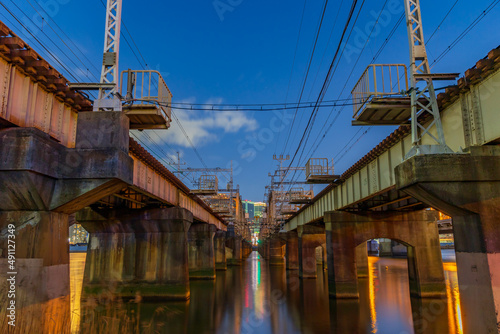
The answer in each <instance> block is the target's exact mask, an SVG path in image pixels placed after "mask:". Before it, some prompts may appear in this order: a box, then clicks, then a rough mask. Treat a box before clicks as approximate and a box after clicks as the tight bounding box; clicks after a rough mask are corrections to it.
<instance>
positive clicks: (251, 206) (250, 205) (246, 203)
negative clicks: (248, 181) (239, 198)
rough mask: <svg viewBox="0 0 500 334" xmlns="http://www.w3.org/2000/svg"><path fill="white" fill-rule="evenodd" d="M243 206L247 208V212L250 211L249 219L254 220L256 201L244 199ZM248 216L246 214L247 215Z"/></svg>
mask: <svg viewBox="0 0 500 334" xmlns="http://www.w3.org/2000/svg"><path fill="white" fill-rule="evenodd" d="M242 203H243V208H244V210H245V213H248V220H249V221H253V219H254V215H255V211H254V202H252V201H249V200H244V201H243V202H242ZM245 217H246V215H245Z"/></svg>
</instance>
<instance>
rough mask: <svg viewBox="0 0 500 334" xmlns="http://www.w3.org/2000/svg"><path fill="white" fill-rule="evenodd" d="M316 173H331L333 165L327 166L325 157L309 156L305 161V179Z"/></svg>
mask: <svg viewBox="0 0 500 334" xmlns="http://www.w3.org/2000/svg"><path fill="white" fill-rule="evenodd" d="M318 175H333V166H332V168H330V167H329V165H328V159H327V158H311V159H309V161H308V162H307V164H306V179H308V178H309V177H310V176H318Z"/></svg>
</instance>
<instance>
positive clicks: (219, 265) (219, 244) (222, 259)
mask: <svg viewBox="0 0 500 334" xmlns="http://www.w3.org/2000/svg"><path fill="white" fill-rule="evenodd" d="M214 249H215V270H227V261H226V231H217V232H215V236H214Z"/></svg>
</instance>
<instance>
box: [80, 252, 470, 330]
mask: <svg viewBox="0 0 500 334" xmlns="http://www.w3.org/2000/svg"><path fill="white" fill-rule="evenodd" d="M444 259H445V261H448V262H447V263H445V264H444V269H445V277H446V284H447V298H446V299H444V300H435V299H426V300H421V299H413V298H410V294H409V282H408V274H407V264H406V260H405V259H388V258H382V259H379V258H375V257H370V258H369V275H368V277H367V278H365V279H360V281H359V287H360V299H359V301H358V300H334V299H329V298H328V284H327V283H328V282H327V273H326V272H324V271H323V270H322V268H321V267H320V266H318V278H317V279H304V280H301V279H299V277H298V271H286V270H285V268H284V266H269V265H268V264H267V263H266V261H265V260H263V259H262V258H261V257H260V255H259V254H258V253H256V252H254V253H252V254H251V255H250V257H249V258H247V259H246V261H244V263H243V265H242V266H240V267H228V270H227V271H218V272H217V278H216V280H215V281H191V283H190V285H191V299H190V300H189V301H187V302H166V303H165V302H164V303H145V302H141V301H140V300H135V301H128V302H121V301H118V300H117V301H114V302H111V303H108V304H105V305H100V304H99V303H97V304H96V302H97V301H90V302H89V301H85V302H83V304H82V307H81V308H80V306H79V298H80V296H79V293H80V291H81V284H82V283H81V282H82V274H83V267H84V262H85V255H84V254H72V256H71V283H72V286H71V289H72V290H71V291H72V296H71V298H72V299H71V300H72V315H73V316H72V329H73V332H74V333H77V332H78V331H79V329H80V332H82V333H90V332H92V333H94V332H99V333H113V332H120V333H137V332H141V333H197V334H198V333H210V334H212V333H213V334H226V333H231V334H232V333H235V334H250V333H259V334H268V333H269V334H271V333H272V334H278V333H290V334H293V333H462V329H461V323H460V298H459V293H458V283H457V273H456V265H455V263H454V262H453V258H452V255H450V256H449V257H447V256H446V254H445V256H444ZM80 314H81V315H82V319H81V320H79V316H80Z"/></svg>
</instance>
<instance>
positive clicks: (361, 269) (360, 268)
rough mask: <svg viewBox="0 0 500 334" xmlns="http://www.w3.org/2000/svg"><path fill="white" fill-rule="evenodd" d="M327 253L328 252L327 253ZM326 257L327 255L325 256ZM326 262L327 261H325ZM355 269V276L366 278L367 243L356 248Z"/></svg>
mask: <svg viewBox="0 0 500 334" xmlns="http://www.w3.org/2000/svg"><path fill="white" fill-rule="evenodd" d="M327 253H328V252H327ZM327 257H328V255H327ZM327 261H328V259H327ZM356 268H357V274H358V277H360V278H365V277H368V270H370V268H369V266H368V244H367V242H363V243H361V244H360V245H359V246H357V247H356Z"/></svg>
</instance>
